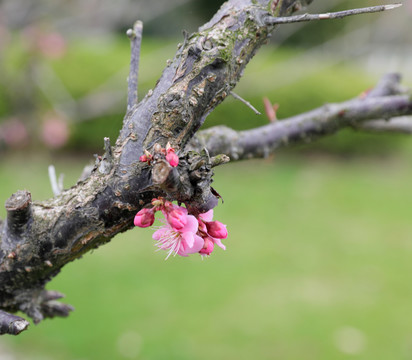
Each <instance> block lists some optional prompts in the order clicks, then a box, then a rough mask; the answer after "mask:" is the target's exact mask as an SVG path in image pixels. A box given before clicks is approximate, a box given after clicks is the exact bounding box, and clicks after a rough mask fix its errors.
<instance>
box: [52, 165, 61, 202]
mask: <svg viewBox="0 0 412 360" xmlns="http://www.w3.org/2000/svg"><path fill="white" fill-rule="evenodd" d="M49 179H50V184H51V188H52V191H53V195H54V196H57V195H60V194H61V192H62V190H63V178H62V175H60V178H59V182H57V177H56V169H55V168H54V166H53V165H49Z"/></svg>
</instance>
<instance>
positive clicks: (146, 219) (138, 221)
mask: <svg viewBox="0 0 412 360" xmlns="http://www.w3.org/2000/svg"><path fill="white" fill-rule="evenodd" d="M154 220H155V217H154V211H153V209H146V208H144V209H141V210H140V211H139V212H138V213H137V214H136V216H135V217H134V224H135V226H138V227H141V228H145V227H149V226H152V225H153V223H154Z"/></svg>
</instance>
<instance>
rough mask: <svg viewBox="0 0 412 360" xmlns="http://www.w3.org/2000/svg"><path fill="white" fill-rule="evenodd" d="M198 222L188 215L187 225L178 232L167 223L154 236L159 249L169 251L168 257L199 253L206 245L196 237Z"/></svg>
mask: <svg viewBox="0 0 412 360" xmlns="http://www.w3.org/2000/svg"><path fill="white" fill-rule="evenodd" d="M197 230H198V221H197V219H196V218H195V217H194V216H193V215H186V224H185V225H184V226H183V228H181V229H179V230H177V229H175V228H173V227H172V226H171V225H170V224H169V222H166V223H165V225H163V226H162V227H161V228H160V229H159V230H157V231H156V232H155V233H154V234H153V239H155V240H157V243H156V245H157V247H158V248H159V249H162V250H168V255H167V257H166V259H168V258H169V256H170V255H172V254H173V253H174V255H180V256H187V255H188V254H194V253H197V252H199V251H200V250H201V249H202V248H203V245H204V241H203V239H202V238H201V237H200V236H198V235H196V233H197Z"/></svg>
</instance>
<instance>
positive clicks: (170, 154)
mask: <svg viewBox="0 0 412 360" xmlns="http://www.w3.org/2000/svg"><path fill="white" fill-rule="evenodd" d="M154 150H155V152H159V153H161V154H163V155H164V156H165V158H166V160H167V162H168V163H169V164H170V166H171V167H176V166H177V165H179V156H177V155H176V154H175V149H174V148H173V147H172V146H171V145H170V144H169V143H167V145H166V148H162V147H161V146H160V145H159V144H157V146H155V149H154ZM152 159H153V155H152V154H151V153H150V152H148V151H147V150H145V153H144V155H142V156H140V157H139V160H140V161H141V162H147V163H148V164H149V165H150V163H151V161H152Z"/></svg>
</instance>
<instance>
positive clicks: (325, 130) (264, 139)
mask: <svg viewBox="0 0 412 360" xmlns="http://www.w3.org/2000/svg"><path fill="white" fill-rule="evenodd" d="M399 80H400V76H399V75H397V74H389V75H386V76H384V77H383V78H382V80H381V81H380V82H379V84H378V86H377V87H376V88H375V89H373V90H371V91H370V93H369V95H367V96H366V97H361V98H359V97H358V98H355V99H352V100H349V101H346V102H343V103H340V104H327V105H324V106H322V107H320V108H318V109H315V110H312V111H309V112H307V113H304V114H300V115H296V116H293V117H291V118H288V119H284V120H282V121H277V122H275V123H271V124H268V125H265V126H261V127H259V128H255V129H251V130H246V131H234V130H232V129H229V128H227V127H222V126H218V127H213V128H210V129H207V130H204V131H201V132H199V133H198V134H197V136H196V138H195V139H193V140H192V142H191V144H190V145H189V147H188V148H189V149H194V150H196V149H199V148H201V147H206V148H207V149H208V150H209V152H210V154H211V155H215V154H220V153H223V154H226V155H227V156H229V157H230V158H231V159H233V160H241V159H250V158H256V157H266V156H268V155H269V154H270V153H271V152H273V151H275V150H276V149H278V148H280V147H283V146H289V145H291V144H295V143H301V142H310V141H313V140H316V139H317V138H319V137H323V136H326V135H331V134H334V133H336V132H337V131H339V130H340V129H343V128H346V127H352V128H356V129H363V128H365V129H367V130H370V129H371V128H376V127H377V123H376V122H372V123H369V122H368V120H375V119H381V118H384V119H388V120H387V126H386V128H387V129H389V128H392V130H394V128H395V127H396V128H397V129H398V130H399V126H400V124H399V120H394V121H393V122H392V121H391V120H390V119H392V118H394V117H395V118H396V117H398V116H403V115H412V100H411V97H410V95H397V94H396V93H399V89H401V88H400V86H399ZM397 89H398V90H397ZM391 94H393V95H391ZM403 125H405V124H403ZM379 127H380V128H381V129H383V126H382V124H381V123H379Z"/></svg>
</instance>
